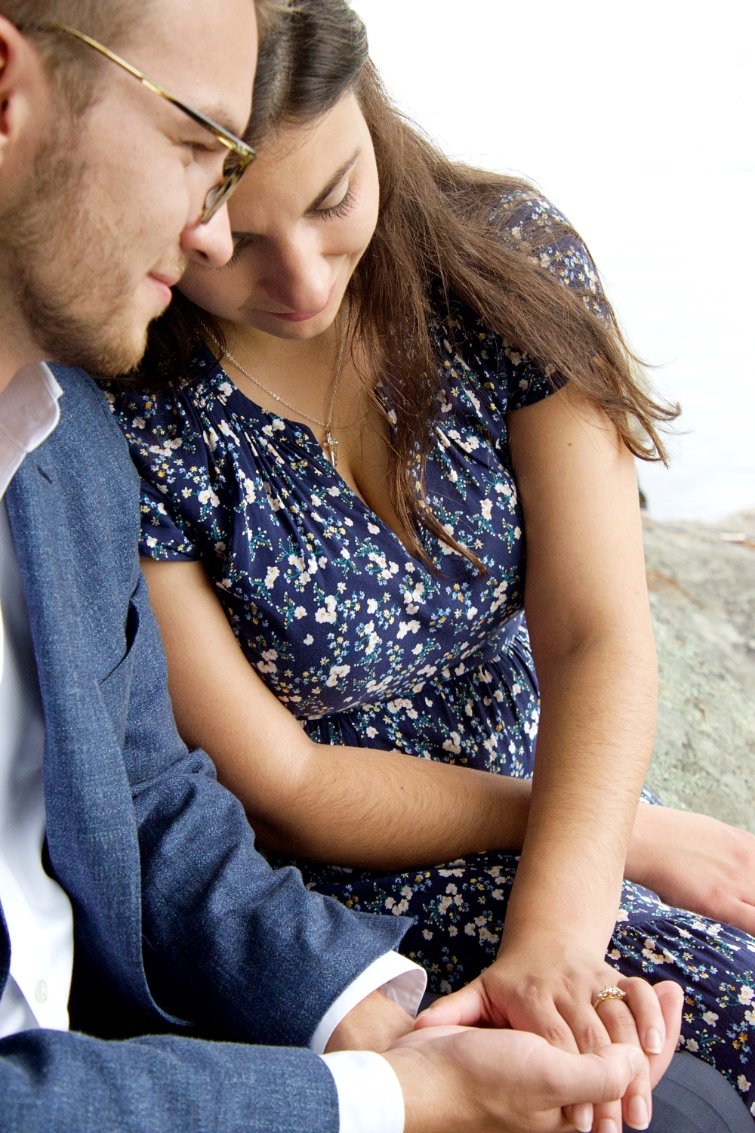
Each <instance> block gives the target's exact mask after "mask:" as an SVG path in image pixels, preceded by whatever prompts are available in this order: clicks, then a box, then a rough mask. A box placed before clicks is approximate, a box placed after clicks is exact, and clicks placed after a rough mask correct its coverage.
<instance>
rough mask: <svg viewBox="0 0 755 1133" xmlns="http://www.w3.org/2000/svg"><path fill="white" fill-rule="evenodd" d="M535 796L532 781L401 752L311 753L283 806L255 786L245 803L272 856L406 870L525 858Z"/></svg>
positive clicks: (324, 748)
mask: <svg viewBox="0 0 755 1133" xmlns="http://www.w3.org/2000/svg"><path fill="white" fill-rule="evenodd" d="M229 785H231V786H233V785H232V784H229ZM530 790H531V784H530V783H529V782H528V781H526V780H523V779H512V778H509V777H508V776H503V775H495V774H491V773H489V772H486V771H475V770H472V769H470V768H466V767H456V766H453V765H451V764H446V763H439V762H436V761H434V760H429V759H421V758H416V757H415V756H409V755H403V754H401V753H400V752H386V751H376V750H374V749H369V748H349V747H339V746H329V745H322V744H310V746H309V750H308V752H307V753H306V754H304V755H303V756H302V757H301V758H300V759H299V760H298V765H297V769H296V771H295V773H293V774H292V775H291V776H290V778H289V780H288V783H287V785H286V786H284V788H283V791H280V790H279V791H278V792H277V793H276V798H275V802H274V805H273V806H268V805H265V804H264V802H262V801H261V796H260V795H259V793H258V792H256V791H255V789H254V783H253V782H251V783H250V784H249V787H248V789H247V790H243V793H242V794H241V797H242V802H244V804H245V806H246V807H247V811H248V813H249V816H250V821H251V822H252V825H253V826H254V828H255V830H256V832H257V836H258V838H259V840H260V842H261V843H262V844H263V845H265V846H267V847H269V848H270V849H274V850H277V851H281V852H291V853H293V854H296V855H298V856H301V857H307V858H311V859H314V860H321V861H328V862H330V863H332V864H334V865H338V864H341V865H353V866H359V867H362V868H366V869H386V870H393V869H395V870H402V869H411V868H413V867H418V866H421V865H436V864H439V863H441V862H447V861H452V860H453V859H455V858H458V857H462V856H464V855H466V854H470V853H474V852H477V851H483V850H500V851H517V850H518V849H519V847H520V846H521V845H522V842H523V840H524V832H525V828H526V825H527V814H528V809H529V798H530Z"/></svg>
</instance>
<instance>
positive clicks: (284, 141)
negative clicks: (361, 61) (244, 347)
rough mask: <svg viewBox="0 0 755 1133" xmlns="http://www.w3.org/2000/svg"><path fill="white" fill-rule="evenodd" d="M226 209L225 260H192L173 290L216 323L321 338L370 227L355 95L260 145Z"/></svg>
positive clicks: (367, 170)
mask: <svg viewBox="0 0 755 1133" xmlns="http://www.w3.org/2000/svg"><path fill="white" fill-rule="evenodd" d="M229 211H230V217H231V230H232V232H233V236H234V246H235V253H234V257H233V259H232V260H231V262H230V263H229V264H228V265H227V266H225V267H223V268H212V267H203V266H201V265H198V264H192V265H191V266H190V267H189V270H188V271H187V273H186V275H185V276H184V277H183V279H182V281H181V284H180V289H181V291H182V292H183V293H184V294H185V295H187V296H188V297H189V298H190V299H192V300H193V301H194V302H195V303H197V304H198V305H199V306H200V307H203V308H204V309H205V310H207V311H209V312H211V313H212V314H213V315H215V316H217V317H218V318H220V319H222V320H226V321H228V322H230V323H240V324H243V325H245V326H247V327H251V328H254V329H255V330H257V331H261V332H264V333H265V334H269V335H273V336H275V337H276V338H284V339H293V340H300V341H301V340H305V339H309V338H313V337H314V336H316V335H318V334H321V333H322V332H323V331H324V330H326V329H327V328H328V327H329V326H330V325H331V324H332V322H333V320H334V318H335V316H336V314H337V312H338V309H339V307H340V306H341V302H342V300H343V297H344V293H345V291H346V288H347V286H348V283H349V280H350V279H351V276H352V273H353V271H354V269H355V268H356V266H357V264H358V263H359V260H360V259H361V257H362V254H363V253H364V251H365V249H366V248H367V246H368V244H369V242H370V240H371V239H372V234H373V232H374V231H375V225H376V223H377V216H378V175H377V167H376V165H375V152H374V149H373V147H372V139H371V138H370V133H369V130H368V129H367V123H366V122H365V120H364V116H363V114H362V111H361V110H360V108H359V103H358V102H357V100H356V97H355V96H354V95H353V94H347V95H345V96H344V97H343V98H342V99H341V100H340V101H339V102H338V103H337V104H336V106H334V107H333V109H332V110H330V111H328V113H327V114H324V115H323V116H322V117H321V118H318V119H316V120H315V121H314V122H313V123H309V124H306V125H294V126H284V127H283V128H282V129H281V130H279V131H278V132H277V133H276V134H275V135H274V136H273V137H271V138H270V139H269V141H266V142H265V143H264V145H263V146H262V149H261V152H260V155H259V157H258V158H257V160H256V161H255V163H254V165H253V166H252V167H251V168H250V169H249V171H248V173H247V174H246V176H245V177H244V180H243V181H242V182H241V185H240V186H239V188H238V189H237V191H236V193H235V194H234V197H233V199H232V200H231V202H230V205H229Z"/></svg>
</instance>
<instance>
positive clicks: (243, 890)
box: [0, 0, 679, 1133]
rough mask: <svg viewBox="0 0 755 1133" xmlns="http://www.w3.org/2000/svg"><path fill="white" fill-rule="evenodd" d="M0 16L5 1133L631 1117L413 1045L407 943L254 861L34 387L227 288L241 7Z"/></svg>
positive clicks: (493, 1047)
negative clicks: (186, 275) (176, 716)
mask: <svg viewBox="0 0 755 1133" xmlns="http://www.w3.org/2000/svg"><path fill="white" fill-rule="evenodd" d="M258 7H259V8H260V10H262V9H263V7H264V8H265V10H267V6H266V5H263V4H261V3H260V4H259V5H258ZM0 13H1V14H0V276H1V277H2V282H1V285H0V286H1V290H0V494H4V496H5V506H4V507H3V508H2V509H0V607H1V609H2V617H3V619H4V622H3V628H4V632H3V638H2V639H0V661H1V662H2V664H3V671H2V677H1V678H0V851H2V855H1V865H0V901H1V902H2V909H1V911H2V924H0V1035H3V1036H4V1037H3V1038H2V1039H0V1091H1V1096H2V1104H1V1105H0V1129H2V1130H18V1131H20V1130H23V1131H24V1133H34V1131H36V1130H40V1131H41V1130H46V1131H47V1130H50V1129H54V1130H56V1133H64V1131H66V1130H71V1131H73V1130H76V1133H87V1131H88V1130H94V1129H98V1130H99V1129H107V1130H115V1129H118V1130H129V1131H130V1130H133V1131H134V1133H135V1131H137V1130H139V1131H143V1130H147V1129H149V1130H150V1131H154V1133H159V1131H161V1130H165V1131H166V1133H167V1131H168V1130H171V1131H174V1130H177V1129H181V1130H197V1131H199V1130H201V1131H206V1130H210V1129H212V1130H216V1129H217V1130H226V1129H228V1130H259V1131H260V1133H262V1131H265V1133H268V1131H270V1130H273V1129H281V1130H283V1129H290V1130H304V1129H306V1130H337V1129H339V1128H340V1129H341V1130H344V1131H346V1130H348V1129H357V1128H358V1129H363V1130H367V1129H370V1128H375V1129H382V1130H392V1129H396V1130H400V1129H401V1128H402V1127H404V1126H403V1121H404V1111H405V1116H406V1125H405V1128H406V1130H407V1133H412V1131H413V1130H417V1131H424V1130H427V1131H428V1133H430V1131H432V1130H435V1129H440V1128H445V1127H450V1128H454V1129H458V1130H463V1129H467V1128H468V1129H475V1130H488V1129H489V1130H503V1131H504V1133H506V1131H512V1133H513V1130H528V1129H533V1130H534V1129H538V1130H543V1131H549V1130H558V1129H565V1128H570V1127H572V1126H571V1124H568V1123H567V1122H566V1118H565V1117H564V1114H563V1111H562V1107H563V1106H567V1105H577V1108H576V1109H574V1110H573V1111H570V1113H571V1118H572V1119H573V1122H574V1123H576V1124H578V1125H579V1127H581V1128H589V1127H590V1124H591V1120H592V1117H591V1108H590V1103H592V1102H597V1103H608V1104H609V1106H610V1105H611V1103H614V1102H615V1099H617V1098H619V1097H621V1096H622V1095H624V1094H625V1093H627V1096H628V1097H629V1098H630V1099H631V1097H633V1096H634V1097H637V1096H639V1095H640V1094H641V1093H642V1092H643V1091H644V1090H645V1089H646V1086H647V1082H648V1070H647V1065H646V1063H645V1060H644V1058H643V1057H642V1056H641V1055H640V1054H639V1053H638V1052H637V1051H636V1050H634V1049H631V1048H629V1047H621V1046H614V1047H612V1048H610V1049H608V1050H607V1051H604V1052H600V1054H596V1055H589V1056H588V1055H585V1056H580V1055H571V1054H566V1053H564V1052H561V1051H558V1050H556V1049H554V1048H551V1047H549V1046H548V1045H547V1044H546V1043H545V1042H543V1041H542V1040H541V1039H539V1038H536V1037H535V1036H532V1035H523V1034H518V1033H516V1032H494V1031H487V1032H484V1031H475V1030H467V1029H459V1028H450V1029H447V1028H431V1029H429V1030H426V1031H423V1032H418V1033H416V1034H414V1035H411V1036H407V1032H408V1031H409V1029H410V1027H411V1017H410V1015H409V1014H408V1013H407V1011H406V1010H404V1008H405V1007H406V1008H408V1009H409V1010H410V1011H412V1012H413V1010H414V1009H415V1008H416V1003H417V1000H418V998H419V996H420V995H421V991H422V986H423V981H422V976H421V973H419V972H418V970H417V969H416V968H415V967H414V966H413V965H411V964H410V963H408V962H407V961H405V960H403V959H401V958H400V957H398V956H397V955H396V954H395V953H394V952H393V951H392V948H393V946H394V945H395V944H396V943H397V941H398V940H399V939H400V937H401V934H402V932H403V926H402V923H401V922H400V921H399V920H397V919H395V918H368V917H361V916H357V915H355V914H352V913H350V912H349V911H348V910H346V909H344V908H342V907H340V906H339V905H337V904H336V903H334V902H331V901H328V900H325V899H322V898H320V897H317V896H315V895H313V894H309V893H308V892H306V891H305V890H304V889H303V887H302V885H301V883H300V880H299V878H298V875H297V874H295V873H294V872H293V871H290V870H281V871H272V870H271V869H270V868H269V867H268V866H267V864H266V863H265V861H264V860H263V859H262V858H261V857H260V856H259V855H258V854H257V853H256V851H255V849H254V845H253V836H252V833H251V831H250V829H249V827H248V824H247V822H246V819H245V816H244V814H243V812H242V811H241V808H240V807H239V806H238V804H237V803H236V802H235V800H233V799H232V797H231V796H230V795H229V794H227V793H226V792H225V791H224V790H223V789H222V788H220V787H219V786H218V784H217V782H216V780H215V778H214V775H213V772H212V768H211V766H210V764H209V761H208V760H207V759H206V757H205V756H204V755H203V754H202V753H201V752H189V751H187V750H186V748H185V747H184V745H183V744H182V743H181V741H180V739H179V738H178V736H177V734H176V732H175V728H174V725H173V722H172V717H171V713H170V708H169V703H168V699H167V691H166V684H165V674H164V667H163V660H162V654H161V649H160V645H159V641H158V638H157V634H156V630H155V627H154V623H153V620H152V617H151V614H150V611H149V607H148V604H147V601H146V596H145V591H144V586H143V582H142V580H141V576H140V574H139V570H138V563H137V558H136V545H137V530H136V528H137V506H136V500H137V488H136V484H135V477H134V473H133V471H132V469H131V467H130V463H129V461H128V458H127V455H126V454H125V452H124V448H123V445H122V442H121V440H120V438H119V436H117V435H116V432H115V429H114V427H113V426H112V424H111V422H110V418H109V414H108V412H107V410H106V409H105V408H104V406H103V403H102V402H101V400H100V396H99V394H98V393H97V392H96V391H95V389H94V387H93V386H92V385H91V384H90V383H89V382H88V381H87V380H86V379H84V378H83V377H82V376H81V374H79V373H77V372H75V371H72V370H71V371H62V372H61V375H60V376H61V382H62V388H61V386H60V385H58V383H57V382H56V381H55V379H54V378H53V376H52V374H51V373H50V371H49V370H47V368H46V367H44V366H42V365H40V362H41V361H42V360H43V359H45V358H50V357H53V356H54V357H57V358H60V359H62V360H63V361H64V362H66V363H69V364H82V365H84V366H86V367H88V368H90V369H93V370H97V371H99V372H112V373H115V372H119V371H122V370H123V369H126V368H128V367H129V366H131V365H133V364H134V363H135V362H136V361H137V360H138V359H139V357H140V355H141V352H142V350H143V346H144V338H145V328H146V325H147V323H148V321H149V320H150V319H151V318H153V317H154V316H155V315H156V314H158V313H159V311H160V310H162V308H163V307H164V306H165V305H166V304H167V302H169V300H170V287H171V285H172V284H173V283H174V282H175V281H176V280H177V279H178V278H179V276H180V274H181V272H182V271H183V269H184V267H185V265H186V263H187V261H188V260H189V259H191V258H200V259H202V260H203V261H204V262H206V263H209V264H217V265H220V264H222V263H223V262H225V260H226V259H227V258H228V257H229V256H230V254H231V250H232V249H231V239H230V232H229V228H228V222H227V217H226V214H225V210H224V198H225V195H226V193H227V192H228V191H230V190H231V189H232V187H233V182H234V179H235V177H236V176H237V175H240V174H241V173H242V172H243V168H244V167H245V165H246V164H247V163H248V161H249V159H250V157H251V155H250V154H249V152H248V151H247V149H246V147H245V146H244V145H243V143H242V142H240V141H239V140H238V138H237V137H236V136H235V135H237V134H238V133H239V132H241V131H242V130H243V128H244V125H245V122H246V120H247V117H248V114H249V109H250V100H251V83H252V78H253V69H252V66H251V61H252V60H253V59H254V57H255V52H256V23H255V10H254V5H253V3H252V0H223V3H222V4H217V5H207V4H205V3H202V2H201V0H151V2H148V0H145V2H144V3H139V4H137V3H132V4H128V5H123V4H120V3H118V2H117V0H0ZM114 53H117V54H114ZM131 59H134V60H136V61H137V64H138V66H134V64H132V63H131V62H130V60H131ZM142 68H143V69H144V72H146V74H147V75H149V76H153V75H154V76H155V77H156V79H159V82H155V81H154V80H152V78H151V77H150V78H149V79H146V80H145V75H144V74H143V73H142ZM163 84H165V86H163ZM229 163H230V164H229ZM224 170H225V172H224ZM229 170H230V172H229ZM69 989H70V996H69ZM378 989H381V990H378ZM659 998H660V1000H661V1002H662V1004H663V1009H664V1016H665V1019H666V1024H667V1043H666V1048H665V1051H664V1053H663V1055H661V1056H660V1057H659V1058H658V1059H657V1060H656V1065H655V1066H654V1067H653V1077H654V1078H657V1076H658V1075H659V1074H660V1073H661V1072H662V1071H663V1069H664V1067H665V1065H666V1064H667V1062H668V1059H669V1057H670V1052H671V1050H672V1049H673V1044H674V1038H675V1033H676V1028H677V1027H678V1016H679V1003H678V997H677V996H676V995H675V993H674V992H673V990H671V989H666V990H665V991H664V990H662V991H661V992H660V994H659ZM402 1004H403V1006H402ZM618 1007H619V1009H621V1005H618ZM69 1009H70V1016H69ZM70 1024H72V1025H73V1027H74V1028H75V1029H69V1025H70ZM402 1036H406V1037H402ZM262 1043H267V1044H271V1045H268V1046H263V1045H258V1044H262ZM326 1047H327V1049H328V1050H329V1051H330V1052H331V1053H329V1054H327V1055H326V1056H325V1058H321V1057H318V1053H317V1052H319V1051H322V1050H324V1049H325V1048H326ZM363 1047H372V1048H374V1049H382V1050H384V1052H385V1053H384V1055H383V1056H380V1055H377V1054H372V1053H368V1052H366V1051H365V1052H363V1053H360V1052H359V1050H358V1049H352V1050H348V1049H345V1048H363ZM338 1051H342V1053H337V1052H338ZM601 1112H606V1113H611V1112H616V1111H615V1106H614V1109H613V1110H611V1109H610V1108H609V1109H607V1110H605V1111H601ZM370 1122H372V1124H370ZM614 1128H615V1125H614ZM604 1133H608V1128H606V1130H605V1131H604Z"/></svg>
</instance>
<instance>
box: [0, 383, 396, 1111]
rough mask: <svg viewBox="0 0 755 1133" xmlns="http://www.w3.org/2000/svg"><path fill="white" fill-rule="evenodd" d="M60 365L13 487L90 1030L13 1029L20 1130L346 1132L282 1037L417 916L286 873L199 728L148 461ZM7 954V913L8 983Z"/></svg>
mask: <svg viewBox="0 0 755 1133" xmlns="http://www.w3.org/2000/svg"><path fill="white" fill-rule="evenodd" d="M56 376H57V377H58V380H59V381H60V383H61V385H62V386H63V388H64V396H63V398H62V399H61V421H60V424H59V426H58V428H57V429H56V431H55V432H54V433H53V434H52V436H51V437H50V438H49V439H48V440H47V441H46V442H45V443H44V444H43V445H42V446H40V448H39V449H37V450H36V452H34V453H33V454H32V455H31V456H30V457H28V458H27V460H26V462H25V463H24V465H23V466H22V468H21V469H20V471H19V472H18V473H17V475H16V477H15V478H14V480H13V482H12V483H11V485H10V488H9V489H8V493H7V496H6V499H7V507H8V516H9V520H10V525H11V531H12V534H13V539H14V543H15V546H16V552H17V557H18V563H19V568H20V570H21V574H22V579H23V583H24V588H25V594H26V599H27V604H28V607H29V615H30V620H31V628H32V636H33V640H34V649H35V655H36V661H37V668H38V673H39V680H40V687H41V694H42V702H43V706H44V715H45V724H46V732H47V739H46V748H45V763H44V772H45V800H46V806H47V850H48V853H49V868H50V869H51V872H52V873H53V874H54V876H55V877H56V878H57V880H58V881H59V882H60V884H61V885H62V886H63V888H64V889H65V890H66V892H67V893H68V895H69V897H70V899H71V902H72V905H73V910H74V928H75V961H74V978H73V990H72V996H71V1020H72V1026H73V1027H74V1028H75V1031H72V1032H71V1033H63V1032H53V1031H45V1030H40V1031H29V1032H24V1033H22V1034H19V1035H15V1036H11V1037H9V1038H6V1039H3V1040H2V1041H0V1130H3V1131H4V1130H13V1131H18V1133H21V1131H23V1133H36V1131H37V1130H39V1131H40V1133H41V1131H43V1130H44V1131H45V1133H49V1130H53V1129H54V1130H55V1131H56V1133H67V1131H68V1130H70V1131H71V1133H73V1131H75V1133H88V1131H89V1130H92V1131H95V1130H96V1131H97V1133H101V1131H102V1130H103V1129H104V1130H107V1131H108V1133H115V1131H116V1130H124V1131H127V1130H128V1131H132V1130H133V1131H134V1133H137V1131H138V1133H144V1131H145V1130H149V1131H150V1133H161V1131H163V1130H164V1131H165V1133H175V1130H177V1129H181V1130H183V1131H200V1130H201V1131H202V1133H208V1131H209V1130H215V1129H217V1130H219V1131H221V1130H222V1131H224V1133H225V1131H228V1133H231V1131H241V1130H259V1131H260V1133H276V1131H279V1130H302V1129H307V1130H336V1129H337V1128H338V1115H337V1105H336V1099H335V1089H334V1086H333V1084H332V1079H331V1078H330V1075H329V1074H328V1072H327V1070H326V1068H325V1067H324V1065H323V1063H322V1062H321V1060H320V1059H318V1058H317V1057H316V1056H315V1055H312V1054H311V1053H310V1052H308V1051H307V1050H304V1049H282V1048H283V1047H299V1048H301V1047H303V1046H305V1045H306V1044H307V1042H308V1041H309V1039H310V1037H311V1035H312V1033H313V1031H314V1029H315V1027H316V1025H317V1023H318V1022H319V1020H320V1019H321V1018H322V1016H323V1015H324V1013H325V1011H326V1010H327V1008H328V1007H329V1005H330V1004H331V1003H332V1002H333V1000H334V999H335V998H336V997H337V996H338V995H339V994H340V992H341V991H342V990H343V989H344V988H345V987H346V986H347V985H348V984H349V983H350V982H351V981H352V980H353V979H354V978H355V977H356V976H357V975H358V974H359V973H360V972H361V971H363V970H364V968H365V967H366V966H367V965H368V964H369V963H370V962H371V961H372V960H374V959H375V958H376V957H377V956H379V955H381V954H382V953H383V952H386V951H388V950H390V949H391V948H392V947H394V946H395V944H396V943H397V942H398V941H399V940H400V938H401V936H402V934H403V931H404V928H405V923H406V922H402V921H400V920H398V919H397V918H394V917H385V918H379V917H370V916H366V915H361V914H356V913H353V912H351V911H349V910H347V909H345V908H343V907H342V906H340V905H339V904H337V903H336V902H335V901H332V900H329V899H328V898H323V897H320V896H318V895H315V894H312V893H309V892H308V891H306V890H305V889H304V887H303V885H302V883H301V879H300V876H299V874H298V873H297V872H296V871H294V870H291V869H283V870H272V869H271V868H270V867H269V866H268V864H267V863H266V861H265V860H264V858H262V857H261V856H260V855H259V854H258V853H257V851H256V850H255V848H254V835H253V832H252V830H251V829H250V827H249V825H248V822H247V820H246V817H245V815H244V812H243V810H242V808H241V806H240V805H239V804H238V803H237V802H236V800H235V799H234V798H233V797H232V796H231V795H230V794H229V793H228V792H227V791H225V790H224V789H223V788H222V787H220V786H219V784H218V783H217V781H216V779H215V774H214V769H213V767H212V764H211V762H210V760H209V759H208V758H207V756H206V755H204V753H202V752H199V751H188V750H187V749H186V747H185V746H184V744H183V743H182V741H181V740H180V738H179V736H178V735H177V733H176V730H175V725H174V723H173V717H172V713H171V709H170V704H169V701H168V694H167V688H166V678H165V669H164V660H163V654H162V648H161V645H160V641H159V637H158V632H157V629H156V626H155V622H154V619H153V617H152V614H151V611H150V609H149V605H148V602H147V596H146V591H145V585H144V581H143V579H142V576H141V572H140V570H139V563H138V558H137V538H138V522H139V520H138V484H137V478H136V474H135V472H134V470H133V468H132V465H131V462H130V459H129V456H128V452H127V450H126V445H125V442H124V440H123V437H122V436H121V434H120V432H119V430H118V429H117V427H116V426H115V425H114V424H113V422H112V420H111V417H110V413H109V410H108V408H107V406H106V405H105V403H104V401H103V399H102V395H101V394H100V393H99V391H98V390H96V389H95V387H94V386H93V384H92V383H91V382H90V381H89V379H88V378H86V377H85V376H84V375H83V374H81V373H80V372H77V371H74V370H67V369H58V370H56ZM0 911H1V910H0ZM9 958H10V948H9V942H8V935H7V932H6V929H5V922H4V920H0V991H1V990H2V988H3V987H4V985H5V982H6V980H7V976H8V969H9ZM115 1039H125V1040H126V1041H125V1042H116V1041H108V1040H115ZM199 1040H211V1041H199ZM262 1043H265V1044H271V1045H269V1046H249V1045H244V1044H262Z"/></svg>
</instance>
